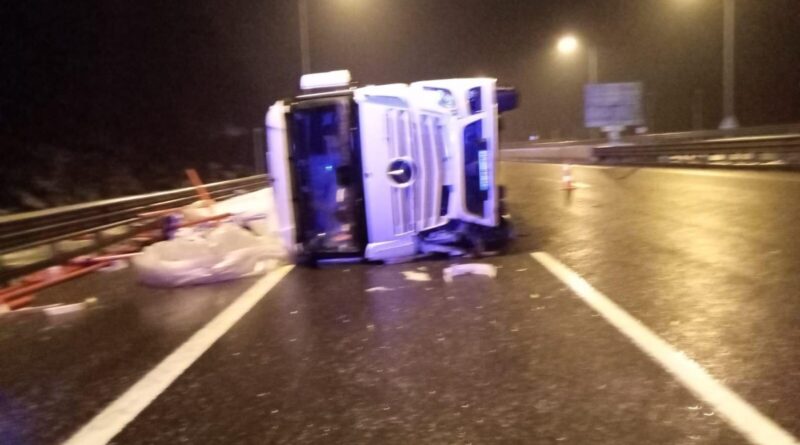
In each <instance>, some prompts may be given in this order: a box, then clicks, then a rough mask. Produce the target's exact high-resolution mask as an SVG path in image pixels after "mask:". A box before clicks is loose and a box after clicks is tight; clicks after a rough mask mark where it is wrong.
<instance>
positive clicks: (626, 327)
mask: <svg viewBox="0 0 800 445" xmlns="http://www.w3.org/2000/svg"><path fill="white" fill-rule="evenodd" d="M531 256H532V257H533V258H534V259H535V260H536V261H538V262H539V263H540V264H541V265H542V266H544V267H545V269H547V270H548V271H549V272H550V273H552V274H553V275H555V276H556V277H557V278H558V279H559V280H561V281H562V282H563V283H564V284H566V285H567V287H569V288H570V289H572V291H573V292H575V294H577V295H578V297H580V298H581V299H582V300H583V301H584V303H586V304H587V305H589V306H590V307H591V308H592V309H594V310H595V311H596V312H597V313H599V314H600V315H601V316H602V317H603V318H605V319H606V321H608V322H609V323H610V324H611V325H612V326H614V327H615V328H617V330H619V331H620V332H621V333H622V334H624V335H625V336H626V337H628V338H629V339H630V340H631V341H632V342H633V343H634V344H635V345H636V346H638V347H639V349H641V350H642V351H643V352H644V353H645V354H647V355H649V356H650V357H651V358H652V359H653V360H655V361H656V362H657V363H658V364H660V365H661V366H662V367H663V368H664V369H665V370H666V371H667V372H669V373H670V374H672V375H673V376H674V377H675V378H676V379H677V380H678V381H679V382H680V383H681V384H683V386H685V387H686V388H687V389H689V390H690V391H691V392H692V393H693V394H694V395H695V396H697V397H698V398H699V399H701V400H703V401H705V402H706V403H708V404H709V405H711V406H713V407H714V410H715V411H716V412H717V413H719V414H720V415H721V417H722V418H723V419H724V420H725V421H727V422H728V424H729V425H730V426H731V427H732V428H734V429H735V430H736V431H738V432H739V433H741V434H742V435H743V436H744V437H745V438H747V439H748V440H749V441H750V443H752V444H756V445H797V444H798V441H797V439H796V438H795V437H794V436H792V435H791V434H790V433H789V432H787V431H786V430H784V429H782V428H781V427H780V426H779V425H778V424H777V423H775V422H774V421H772V420H771V419H770V418H768V417H766V416H765V415H763V414H762V413H761V412H759V411H758V410H757V409H756V408H755V407H753V406H752V405H750V404H749V403H747V401H745V400H744V399H742V398H741V397H739V395H738V394H736V393H735V392H733V391H732V390H731V389H730V388H728V387H727V386H725V385H724V384H723V383H721V382H719V381H717V380H715V379H714V377H712V376H711V374H709V373H708V371H706V370H705V369H704V368H703V367H702V366H700V365H699V364H698V363H697V362H695V361H694V360H692V359H691V358H689V357H688V356H686V355H685V354H684V353H682V352H680V351H678V350H677V349H675V348H674V347H673V346H672V345H670V344H669V343H667V342H666V341H665V340H663V339H662V338H661V337H659V336H658V335H657V334H656V333H655V332H653V331H652V330H650V328H648V327H647V326H645V325H644V324H642V322H640V321H639V320H637V319H636V318H634V317H633V316H632V315H630V314H629V313H627V312H626V311H625V310H624V309H622V308H621V307H619V306H618V305H617V304H616V303H614V302H613V301H612V300H611V299H610V298H608V297H606V296H605V295H603V294H602V293H601V292H600V291H598V290H597V289H595V288H594V287H592V285H591V284H589V283H588V282H587V281H586V280H584V279H583V278H582V277H581V276H580V275H578V274H577V273H576V272H574V271H573V270H572V269H570V268H569V267H567V266H566V265H564V264H563V263H561V262H560V261H558V260H557V259H555V258H553V257H552V256H551V255H550V254H548V253H546V252H533V253H531Z"/></svg>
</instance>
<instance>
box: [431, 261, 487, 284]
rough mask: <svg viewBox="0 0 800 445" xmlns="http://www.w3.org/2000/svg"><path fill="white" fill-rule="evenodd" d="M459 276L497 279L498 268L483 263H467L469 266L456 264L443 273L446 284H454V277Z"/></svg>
mask: <svg viewBox="0 0 800 445" xmlns="http://www.w3.org/2000/svg"><path fill="white" fill-rule="evenodd" d="M459 275H483V276H486V277H490V278H495V277H497V267H495V266H493V265H491V264H483V263H467V264H456V265H454V266H450V267H447V268H445V269H444V271H442V276H443V278H444V281H445V282H446V283H452V282H453V277H457V276H459Z"/></svg>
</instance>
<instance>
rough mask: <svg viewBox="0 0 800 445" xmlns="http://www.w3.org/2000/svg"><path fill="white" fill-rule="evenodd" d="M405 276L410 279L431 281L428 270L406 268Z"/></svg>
mask: <svg viewBox="0 0 800 445" xmlns="http://www.w3.org/2000/svg"><path fill="white" fill-rule="evenodd" d="M403 276H404V277H405V279H406V280H408V281H431V276H430V275H429V274H428V273H427V272H417V271H414V270H404V271H403Z"/></svg>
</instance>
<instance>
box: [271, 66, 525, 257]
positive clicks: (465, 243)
mask: <svg viewBox="0 0 800 445" xmlns="http://www.w3.org/2000/svg"><path fill="white" fill-rule="evenodd" d="M301 87H302V88H304V90H305V91H306V93H305V94H301V95H299V96H297V97H294V98H292V99H289V100H282V101H278V102H276V103H275V104H274V105H272V106H271V107H270V109H269V111H268V113H267V116H266V127H267V143H268V148H269V162H270V173H271V175H272V176H273V179H274V186H273V187H274V188H273V191H274V193H275V201H276V207H275V208H276V211H277V213H278V221H279V230H280V235H281V239H282V240H283V243H284V246H285V247H286V248H287V249H288V250H289V251H290V252H293V253H294V254H295V255H296V256H297V258H298V259H300V260H310V261H318V260H332V259H367V260H378V261H380V260H384V261H387V260H394V259H401V258H408V257H413V256H415V255H419V254H427V253H431V252H443V253H448V254H454V255H458V254H464V253H467V252H470V251H472V252H475V251H486V250H492V249H495V248H499V247H500V246H501V245H502V244H503V243H504V241H505V240H507V239H508V237H509V228H508V223H507V221H506V220H505V219H504V218H503V216H502V213H503V212H502V208H501V207H502V206H501V200H502V199H501V198H502V197H501V190H500V188H499V187H498V186H497V184H496V170H497V160H498V153H497V150H498V116H499V113H500V111H505V110H507V109H511V108H513V107H515V106H516V94H515V92H514V91H513V90H510V89H499V88H498V87H497V86H496V80H495V79H491V78H467V79H447V80H433V81H422V82H414V83H411V84H388V85H370V86H365V87H352V86H351V85H350V79H349V73H347V72H346V71H339V72H332V73H321V74H314V75H308V76H303V79H301Z"/></svg>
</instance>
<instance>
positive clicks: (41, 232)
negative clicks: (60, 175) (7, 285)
mask: <svg viewBox="0 0 800 445" xmlns="http://www.w3.org/2000/svg"><path fill="white" fill-rule="evenodd" d="M269 182H270V181H269V178H268V176H267V175H257V176H250V177H247V178H241V179H233V180H228V181H221V182H216V183H211V184H206V185H205V188H206V190H207V191H208V193H209V194H210V195H211V197H213V198H214V199H225V198H229V197H232V196H235V195H236V194H237V193H239V192H243V191H244V192H247V191H254V190H257V189H260V188H263V187H266V186H267V185H269ZM197 199H198V198H197V191H196V189H195V188H194V187H187V188H182V189H177V190H169V191H164V192H156V193H149V194H145V195H137V196H128V197H124V198H117V199H108V200H103V201H95V202H89V203H84V204H76V205H70V206H64V207H57V208H52V209H45V210H38V211H34V212H26V213H18V214H14V215H8V216H3V217H0V283H4V282H6V281H8V280H10V279H13V278H16V277H19V276H22V275H26V274H28V273H31V272H34V271H37V270H40V269H42V268H45V267H49V266H52V265H57V264H61V263H63V262H65V261H68V260H70V259H72V258H75V257H77V256H81V255H86V254H88V253H91V252H95V251H98V250H100V249H103V248H104V247H108V246H110V245H112V244H116V243H119V242H121V241H124V240H126V239H130V238H132V237H134V236H136V235H138V234H140V233H142V232H145V231H148V230H152V229H157V228H158V227H159V226H160V224H161V218H159V217H155V216H153V217H142V214H146V213H151V212H156V211H159V210H167V209H172V208H176V207H181V206H184V205H187V204H190V203H192V202H194V201H196V200H197ZM76 239H79V240H78V241H76ZM65 244H73V245H71V246H67V245H65Z"/></svg>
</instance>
